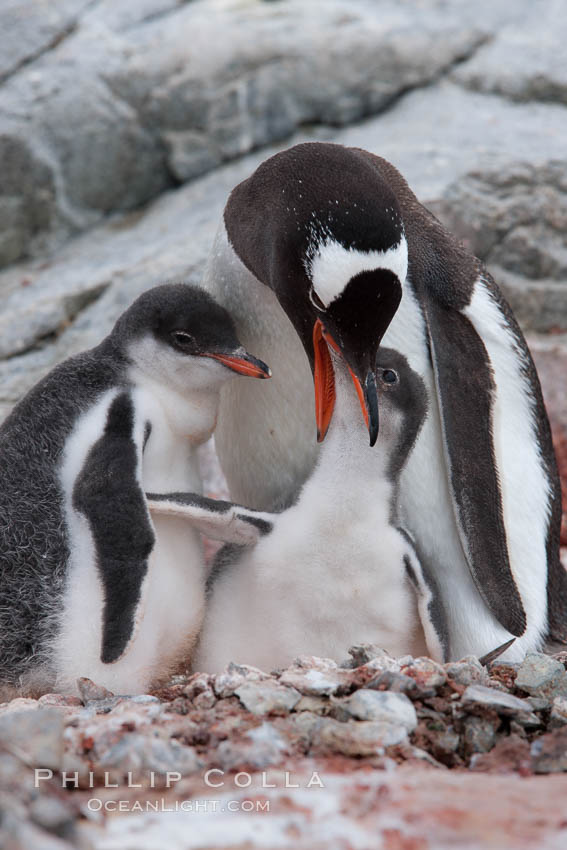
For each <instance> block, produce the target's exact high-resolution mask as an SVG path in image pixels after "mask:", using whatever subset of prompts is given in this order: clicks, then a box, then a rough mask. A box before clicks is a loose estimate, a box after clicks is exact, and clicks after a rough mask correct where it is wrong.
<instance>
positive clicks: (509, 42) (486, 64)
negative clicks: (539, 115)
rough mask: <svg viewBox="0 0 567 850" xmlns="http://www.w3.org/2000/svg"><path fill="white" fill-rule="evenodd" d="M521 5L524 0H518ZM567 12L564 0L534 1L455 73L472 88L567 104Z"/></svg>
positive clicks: (513, 97)
mask: <svg viewBox="0 0 567 850" xmlns="http://www.w3.org/2000/svg"><path fill="white" fill-rule="evenodd" d="M518 5H520V4H518ZM566 41H567V15H566V14H565V3H564V2H563V0H546V2H545V3H542V2H541V0H540V2H536V3H533V4H530V6H529V7H527V8H525V9H524V14H523V16H522V19H521V20H520V21H517V22H515V23H511V24H509V25H507V26H504V27H503V28H502V30H501V31H500V32H498V33H497V34H496V36H495V38H494V39H493V40H491V42H490V44H487V45H486V46H484V47H483V48H482V49H481V50H479V51H478V52H477V53H476V54H475V55H474V57H473V58H472V59H470V60H469V61H468V62H465V63H464V64H463V65H461V66H460V67H458V68H456V69H455V71H454V72H453V78H454V79H455V80H456V81H457V82H459V83H461V84H463V85H465V86H468V87H469V88H471V89H475V90H476V91H483V92H496V93H498V94H503V95H505V96H506V97H509V98H511V99H513V100H521V101H527V100H539V101H547V102H554V103H562V104H567V51H566V50H565V44H566Z"/></svg>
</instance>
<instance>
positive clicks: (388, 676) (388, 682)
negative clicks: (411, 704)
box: [364, 670, 421, 699]
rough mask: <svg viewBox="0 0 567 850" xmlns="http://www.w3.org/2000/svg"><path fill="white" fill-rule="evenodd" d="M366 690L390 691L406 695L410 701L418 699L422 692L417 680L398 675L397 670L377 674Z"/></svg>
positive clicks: (368, 683) (366, 686)
mask: <svg viewBox="0 0 567 850" xmlns="http://www.w3.org/2000/svg"><path fill="white" fill-rule="evenodd" d="M364 687H365V688H370V689H371V690H377V691H390V692H391V693H398V694H406V695H407V696H408V697H410V699H416V698H417V697H418V696H419V694H420V693H421V692H420V689H419V688H418V686H417V683H416V681H415V679H412V678H411V676H405V675H404V674H403V673H397V672H396V671H395V670H384V671H383V672H379V673H377V675H376V676H373V677H372V678H371V679H369V681H368V682H366V684H365V686H364Z"/></svg>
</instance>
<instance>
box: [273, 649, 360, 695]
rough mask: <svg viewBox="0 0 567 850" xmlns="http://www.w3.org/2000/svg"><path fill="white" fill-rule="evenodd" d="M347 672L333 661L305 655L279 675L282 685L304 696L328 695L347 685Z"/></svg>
mask: <svg viewBox="0 0 567 850" xmlns="http://www.w3.org/2000/svg"><path fill="white" fill-rule="evenodd" d="M348 681H349V679H348V672H347V671H346V670H342V669H339V667H338V666H337V664H336V663H335V662H334V661H331V660H329V659H323V658H315V657H311V656H305V657H302V658H301V659H297V660H296V662H295V664H294V665H293V666H292V667H289V668H288V669H287V670H284V671H283V673H282V674H281V676H280V682H281V683H282V685H287V686H288V687H291V688H294V689H295V690H297V691H299V693H300V694H305V695H306V696H330V695H331V694H336V693H338V692H339V691H340V690H341V689H343V688H345V687H347V686H348Z"/></svg>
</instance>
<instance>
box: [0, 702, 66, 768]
mask: <svg viewBox="0 0 567 850" xmlns="http://www.w3.org/2000/svg"><path fill="white" fill-rule="evenodd" d="M0 743H1V744H2V745H3V746H4V747H5V749H7V750H8V752H11V753H12V754H13V755H15V756H17V757H18V758H21V759H22V760H23V761H24V762H25V763H26V764H28V765H30V766H31V767H34V768H36V767H38V768H39V767H44V768H50V769H51V770H59V769H60V768H61V762H62V759H63V717H62V715H61V713H60V712H59V711H58V710H57V709H56V708H45V709H42V710H41V711H14V712H10V713H9V714H4V715H2V716H0Z"/></svg>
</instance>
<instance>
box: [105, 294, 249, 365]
mask: <svg viewBox="0 0 567 850" xmlns="http://www.w3.org/2000/svg"><path fill="white" fill-rule="evenodd" d="M148 334H151V335H152V336H154V337H155V338H156V339H157V340H158V341H160V342H161V343H163V344H165V345H167V346H169V347H171V348H172V349H174V350H175V351H178V352H179V353H181V354H189V355H202V354H204V353H207V352H214V351H231V350H236V349H238V348H239V347H240V345H241V344H240V341H239V339H238V337H237V335H236V329H235V327H234V322H233V321H232V318H231V316H230V314H229V313H228V312H227V311H226V310H225V309H224V308H223V307H221V306H220V305H219V304H217V303H216V301H215V300H214V299H213V298H212V297H211V296H210V295H209V294H208V293H207V292H205V290H204V289H200V288H199V287H197V286H189V285H188V284H185V283H165V284H162V285H161V286H155V287H154V288H153V289H149V290H148V291H147V292H144V293H143V294H142V295H140V297H139V298H137V299H136V301H134V303H133V304H132V305H131V306H130V307H129V308H128V310H126V312H125V313H123V314H122V316H121V317H120V318H119V320H118V322H117V323H116V325H115V328H114V331H113V332H112V336H113V339H114V342H115V344H116V343H117V344H119V345H128V344H129V343H131V342H132V341H134V340H135V339H137V338H141V337H143V336H147V335H148Z"/></svg>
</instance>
